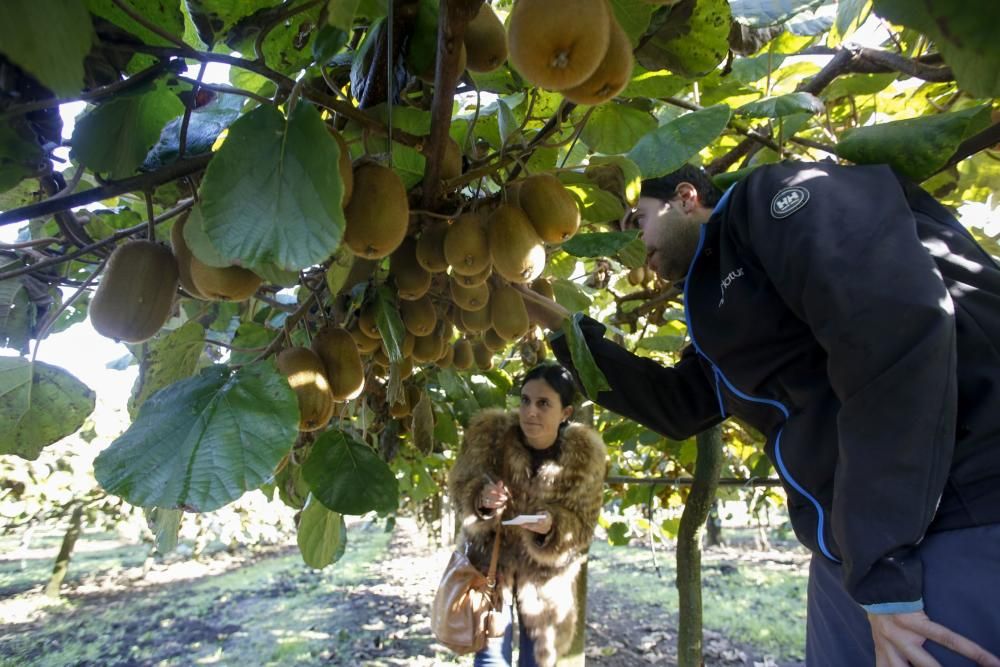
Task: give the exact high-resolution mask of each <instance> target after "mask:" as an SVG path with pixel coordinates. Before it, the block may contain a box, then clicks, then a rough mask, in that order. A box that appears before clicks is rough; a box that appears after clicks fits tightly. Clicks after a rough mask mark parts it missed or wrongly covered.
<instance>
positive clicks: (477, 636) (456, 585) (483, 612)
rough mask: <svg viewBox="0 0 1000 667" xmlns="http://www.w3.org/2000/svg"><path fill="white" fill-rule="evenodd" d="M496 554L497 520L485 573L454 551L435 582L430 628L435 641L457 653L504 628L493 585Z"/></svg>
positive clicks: (474, 648) (482, 644)
mask: <svg viewBox="0 0 1000 667" xmlns="http://www.w3.org/2000/svg"><path fill="white" fill-rule="evenodd" d="M499 556H500V524H499V522H498V524H497V534H496V537H495V538H494V539H493V554H492V556H491V557H490V568H489V571H488V572H487V573H486V575H485V576H484V575H483V573H482V572H480V571H479V570H478V569H477V568H476V567H475V566H474V565H473V564H472V563H471V562H469V558H468V557H467V556H466V555H465V554H464V553H463V552H461V551H455V552H454V553H453V554H452V555H451V560H449V561H448V567H446V568H445V571H444V576H442V577H441V583H440V584H438V589H437V593H436V594H435V595H434V606H433V607H432V608H431V632H433V633H434V636H435V637H436V638H437V640H438V641H439V642H441V643H442V644H444V645H445V646H447V647H448V648H449V649H451V650H452V651H454V652H455V653H458V654H459V655H461V654H463V653H476V652H478V651H481V650H483V649H484V648H486V641H487V640H488V639H489V638H490V637H499V636H501V635H502V634H503V632H504V630H505V627H504V623H503V622H502V615H503V604H502V601H501V599H500V598H501V594H500V589H499V588H498V586H497V560H498V558H499Z"/></svg>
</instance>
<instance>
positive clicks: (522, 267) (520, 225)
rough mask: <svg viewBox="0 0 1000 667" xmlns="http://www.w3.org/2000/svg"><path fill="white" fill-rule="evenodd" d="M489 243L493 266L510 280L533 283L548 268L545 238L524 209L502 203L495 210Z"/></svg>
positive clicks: (491, 221)
mask: <svg viewBox="0 0 1000 667" xmlns="http://www.w3.org/2000/svg"><path fill="white" fill-rule="evenodd" d="M522 190H523V187H522ZM522 194H523V193H522ZM489 243H490V255H491V257H492V258H493V270H494V271H496V272H497V273H499V274H500V275H501V276H503V277H504V278H505V279H506V280H508V281H509V282H512V283H530V282H531V281H532V280H534V279H535V278H537V277H538V276H540V275H541V273H542V271H543V270H544V269H545V247H544V246H543V245H542V239H541V238H539V236H538V234H537V233H536V232H535V228H534V227H532V226H531V221H530V220H529V219H528V216H527V215H526V214H525V213H524V211H523V210H522V209H519V208H516V207H514V206H510V205H508V204H501V205H500V206H498V207H497V209H496V210H495V211H493V215H492V216H491V217H490V225H489Z"/></svg>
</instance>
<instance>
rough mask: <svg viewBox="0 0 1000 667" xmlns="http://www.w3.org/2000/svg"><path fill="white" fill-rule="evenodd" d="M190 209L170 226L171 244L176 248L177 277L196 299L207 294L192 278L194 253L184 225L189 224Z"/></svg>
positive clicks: (186, 290) (202, 297) (185, 289)
mask: <svg viewBox="0 0 1000 667" xmlns="http://www.w3.org/2000/svg"><path fill="white" fill-rule="evenodd" d="M189 214H190V211H185V212H184V213H183V214H182V215H181V217H179V218H177V221H176V222H175V223H174V226H173V227H171V228H170V245H171V246H172V247H173V249H174V257H175V258H176V259H177V277H178V279H179V280H180V283H181V287H183V288H184V291H185V292H187V293H188V294H190V295H191V296H193V297H194V298H196V299H204V298H205V295H204V294H202V293H201V292H199V291H198V288H197V287H195V286H194V281H193V280H191V259H192V258H193V257H194V255H193V254H192V253H191V248H189V247H188V244H187V241H185V240H184V225H186V224H187V221H188V215H189Z"/></svg>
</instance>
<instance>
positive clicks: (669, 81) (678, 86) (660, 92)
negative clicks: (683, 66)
mask: <svg viewBox="0 0 1000 667" xmlns="http://www.w3.org/2000/svg"><path fill="white" fill-rule="evenodd" d="M689 84H690V82H689V81H688V80H687V79H685V78H684V77H680V76H677V75H676V74H671V73H670V72H668V71H666V70H655V71H647V70H646V69H644V68H643V67H641V66H639V65H636V67H635V71H634V72H633V74H632V79H631V80H630V81H629V82H628V85H627V86H625V90H623V91H622V94H621V97H651V98H661V97H673V96H674V95H676V94H677V93H679V92H681V91H682V90H684V89H685V88H687V86H688V85H689Z"/></svg>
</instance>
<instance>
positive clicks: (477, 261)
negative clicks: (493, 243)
mask: <svg viewBox="0 0 1000 667" xmlns="http://www.w3.org/2000/svg"><path fill="white" fill-rule="evenodd" d="M444 256H445V259H446V260H448V264H450V265H451V270H452V271H454V272H455V273H458V274H461V275H465V276H471V275H475V274H477V273H480V272H482V271H483V270H484V269H486V267H488V266H489V264H490V246H489V239H488V236H487V233H486V225H485V222H484V220H483V218H482V216H480V215H479V214H478V213H472V212H470V213H463V214H462V215H460V216H458V219H457V220H455V222H454V223H452V225H451V227H450V228H449V229H448V233H447V234H445V237H444Z"/></svg>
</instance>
